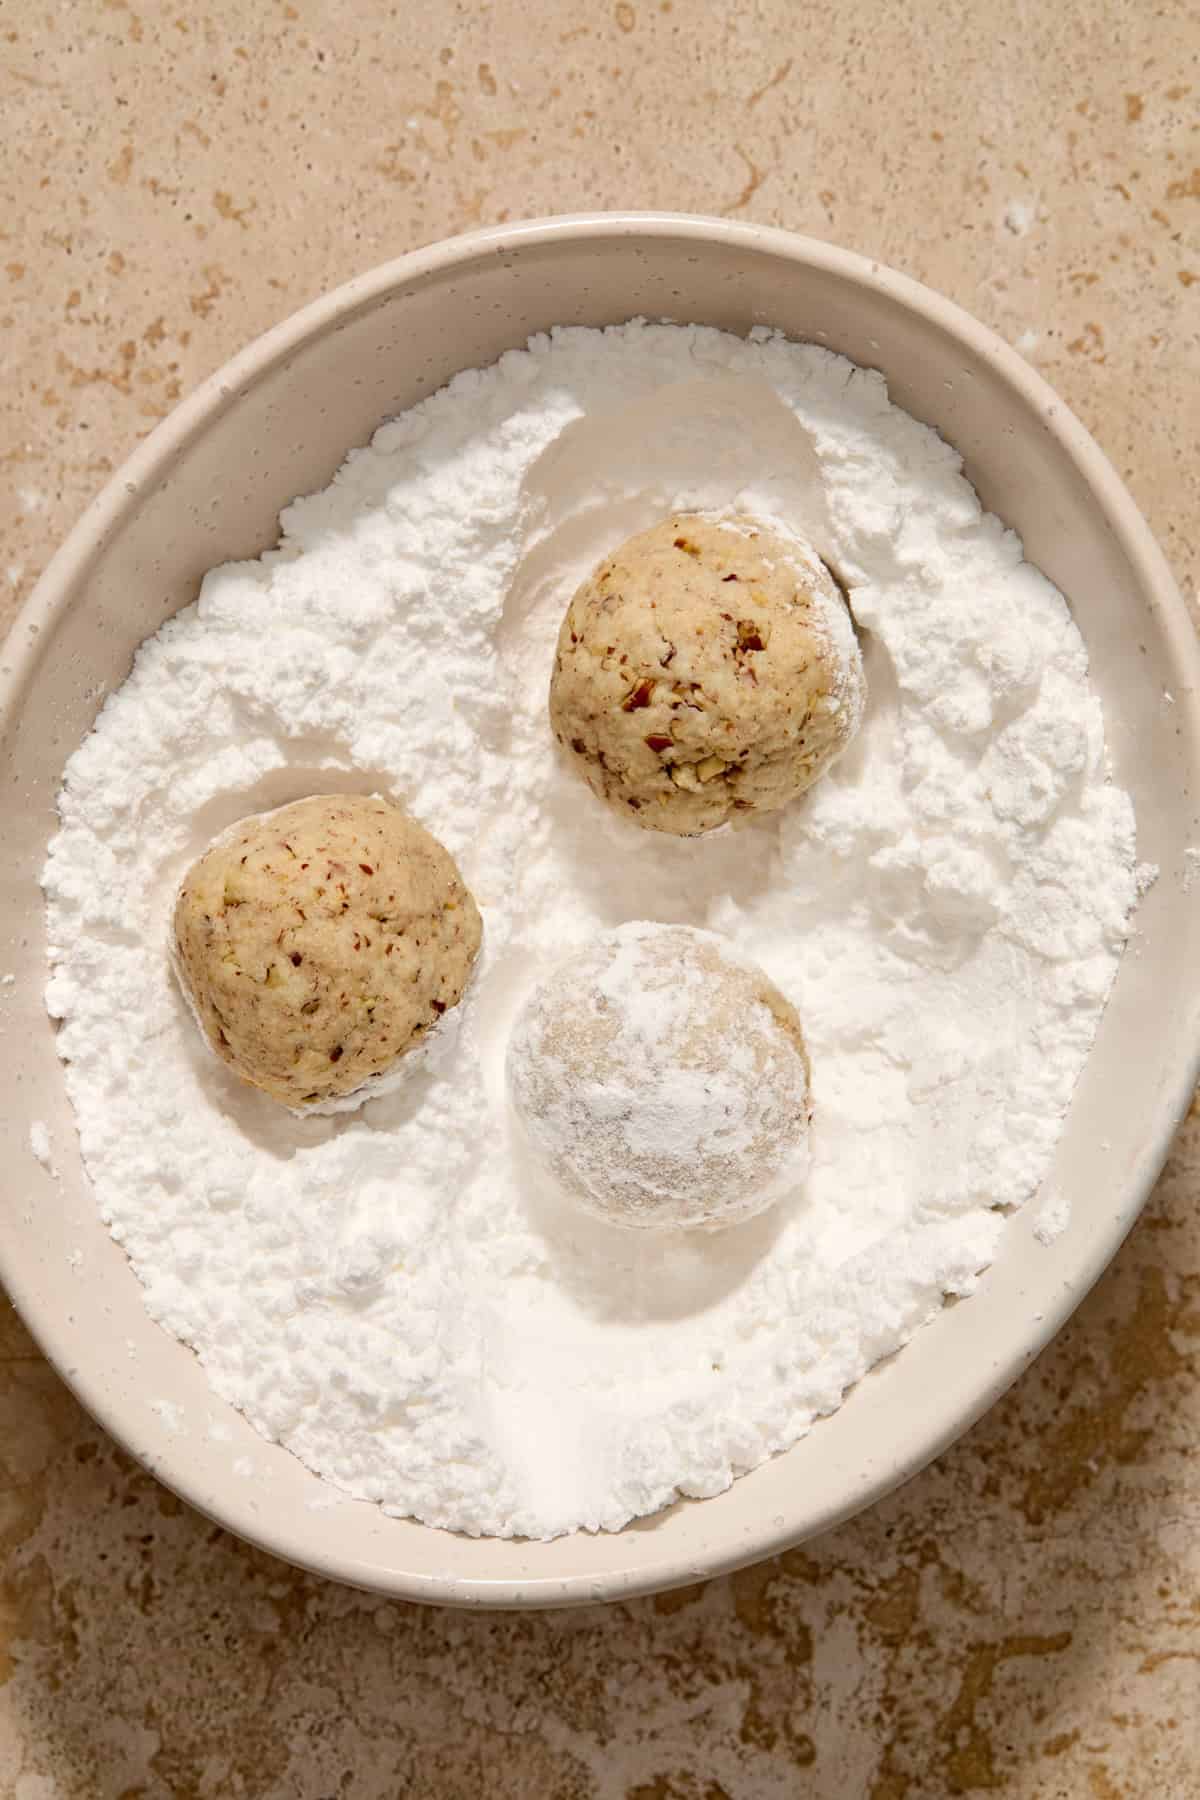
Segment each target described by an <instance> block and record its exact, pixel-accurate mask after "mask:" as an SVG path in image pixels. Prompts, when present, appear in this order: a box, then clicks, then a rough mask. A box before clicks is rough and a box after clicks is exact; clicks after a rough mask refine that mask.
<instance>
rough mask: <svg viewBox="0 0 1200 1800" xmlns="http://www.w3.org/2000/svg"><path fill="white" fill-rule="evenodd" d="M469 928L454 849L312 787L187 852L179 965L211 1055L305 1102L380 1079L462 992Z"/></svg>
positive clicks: (352, 798)
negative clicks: (191, 854) (190, 860)
mask: <svg viewBox="0 0 1200 1800" xmlns="http://www.w3.org/2000/svg"><path fill="white" fill-rule="evenodd" d="M481 930H482V927H481V925H480V919H479V912H478V910H477V908H476V905H475V902H474V900H473V899H472V898H471V895H470V894H469V893H468V891H467V889H466V887H465V886H464V884H463V880H462V877H461V876H460V875H459V872H458V870H457V868H456V867H455V865H454V861H453V859H452V858H451V856H450V855H449V853H448V852H447V851H446V850H444V849H443V848H442V846H441V844H439V843H438V841H437V839H436V838H434V837H431V836H430V834H429V832H427V831H426V830H425V828H424V827H423V826H422V825H418V824H417V822H416V820H415V819H411V818H409V816H408V814H407V813H404V812H401V811H400V809H399V807H396V806H393V805H392V804H391V803H390V802H389V801H387V800H381V799H378V798H368V797H366V796H364V795H358V794H318V795H314V796H313V797H312V798H311V799H308V800H297V801H295V802H294V803H293V804H292V805H291V806H281V807H279V808H278V810H277V811H275V812H269V813H259V814H256V815H255V816H254V817H252V818H248V819H243V820H242V821H241V823H240V824H238V825H236V826H234V827H233V829H232V830H231V831H227V832H225V833H223V834H222V836H221V837H219V838H217V839H216V840H215V842H214V843H213V844H211V845H210V847H209V848H208V850H206V851H205V853H204V855H203V856H202V857H201V858H200V859H199V861H198V862H196V863H194V864H193V866H192V868H191V869H190V870H189V871H188V874H187V875H186V877H185V878H184V881H183V885H182V887H181V888H180V890H179V897H178V899H177V901H176V904H175V936H174V947H175V953H176V956H175V960H176V969H177V972H178V974H179V978H180V981H181V982H182V984H183V987H184V991H185V993H186V994H187V996H188V998H189V1000H190V1001H191V1004H192V1009H193V1011H194V1012H195V1015H196V1018H197V1020H198V1022H199V1024H200V1028H201V1030H202V1031H203V1033H204V1035H205V1037H206V1038H207V1039H208V1042H209V1044H210V1045H211V1046H212V1048H213V1049H214V1050H215V1051H216V1053H217V1055H218V1056H219V1057H220V1058H221V1060H222V1061H223V1062H226V1063H228V1065H229V1067H230V1068H231V1069H232V1070H233V1071H234V1073H235V1074H236V1075H240V1076H241V1078H242V1080H243V1081H246V1082H249V1083H250V1084H251V1086H253V1087H257V1088H261V1089H262V1090H263V1092H264V1093H267V1094H270V1095H271V1097H272V1098H273V1099H275V1100H281V1101H283V1103H284V1105H286V1106H290V1107H295V1108H298V1109H303V1108H306V1107H310V1106H314V1105H317V1104H319V1103H321V1102H325V1101H330V1100H336V1099H338V1098H340V1097H342V1096H345V1095H349V1094H353V1093H355V1092H356V1091H357V1090H358V1089H360V1088H363V1087H364V1086H365V1084H371V1085H372V1086H374V1087H375V1091H378V1086H377V1085H376V1084H377V1083H378V1081H379V1078H380V1077H382V1076H383V1075H384V1074H385V1073H386V1072H387V1071H388V1070H390V1069H392V1068H393V1065H394V1064H395V1063H396V1062H397V1061H398V1060H399V1058H400V1057H402V1056H403V1055H404V1054H405V1052H406V1051H408V1050H411V1049H412V1048H413V1046H414V1045H415V1044H417V1043H419V1042H420V1040H421V1038H422V1037H423V1036H424V1034H425V1033H426V1032H427V1031H428V1030H429V1028H430V1026H431V1025H435V1024H436V1023H437V1021H438V1019H439V1018H440V1017H441V1015H442V1014H443V1013H444V1012H446V1010H447V1009H448V1008H449V1007H452V1006H454V1005H455V1004H456V1003H457V1001H458V1000H459V998H460V997H461V995H462V992H463V989H464V987H465V986H466V984H467V979H468V977H469V975H470V973H471V965H472V963H473V962H474V960H475V954H476V951H477V950H478V949H479V940H480V935H481ZM363 1098H364V1099H367V1098H369V1091H365V1092H364V1094H363Z"/></svg>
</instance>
